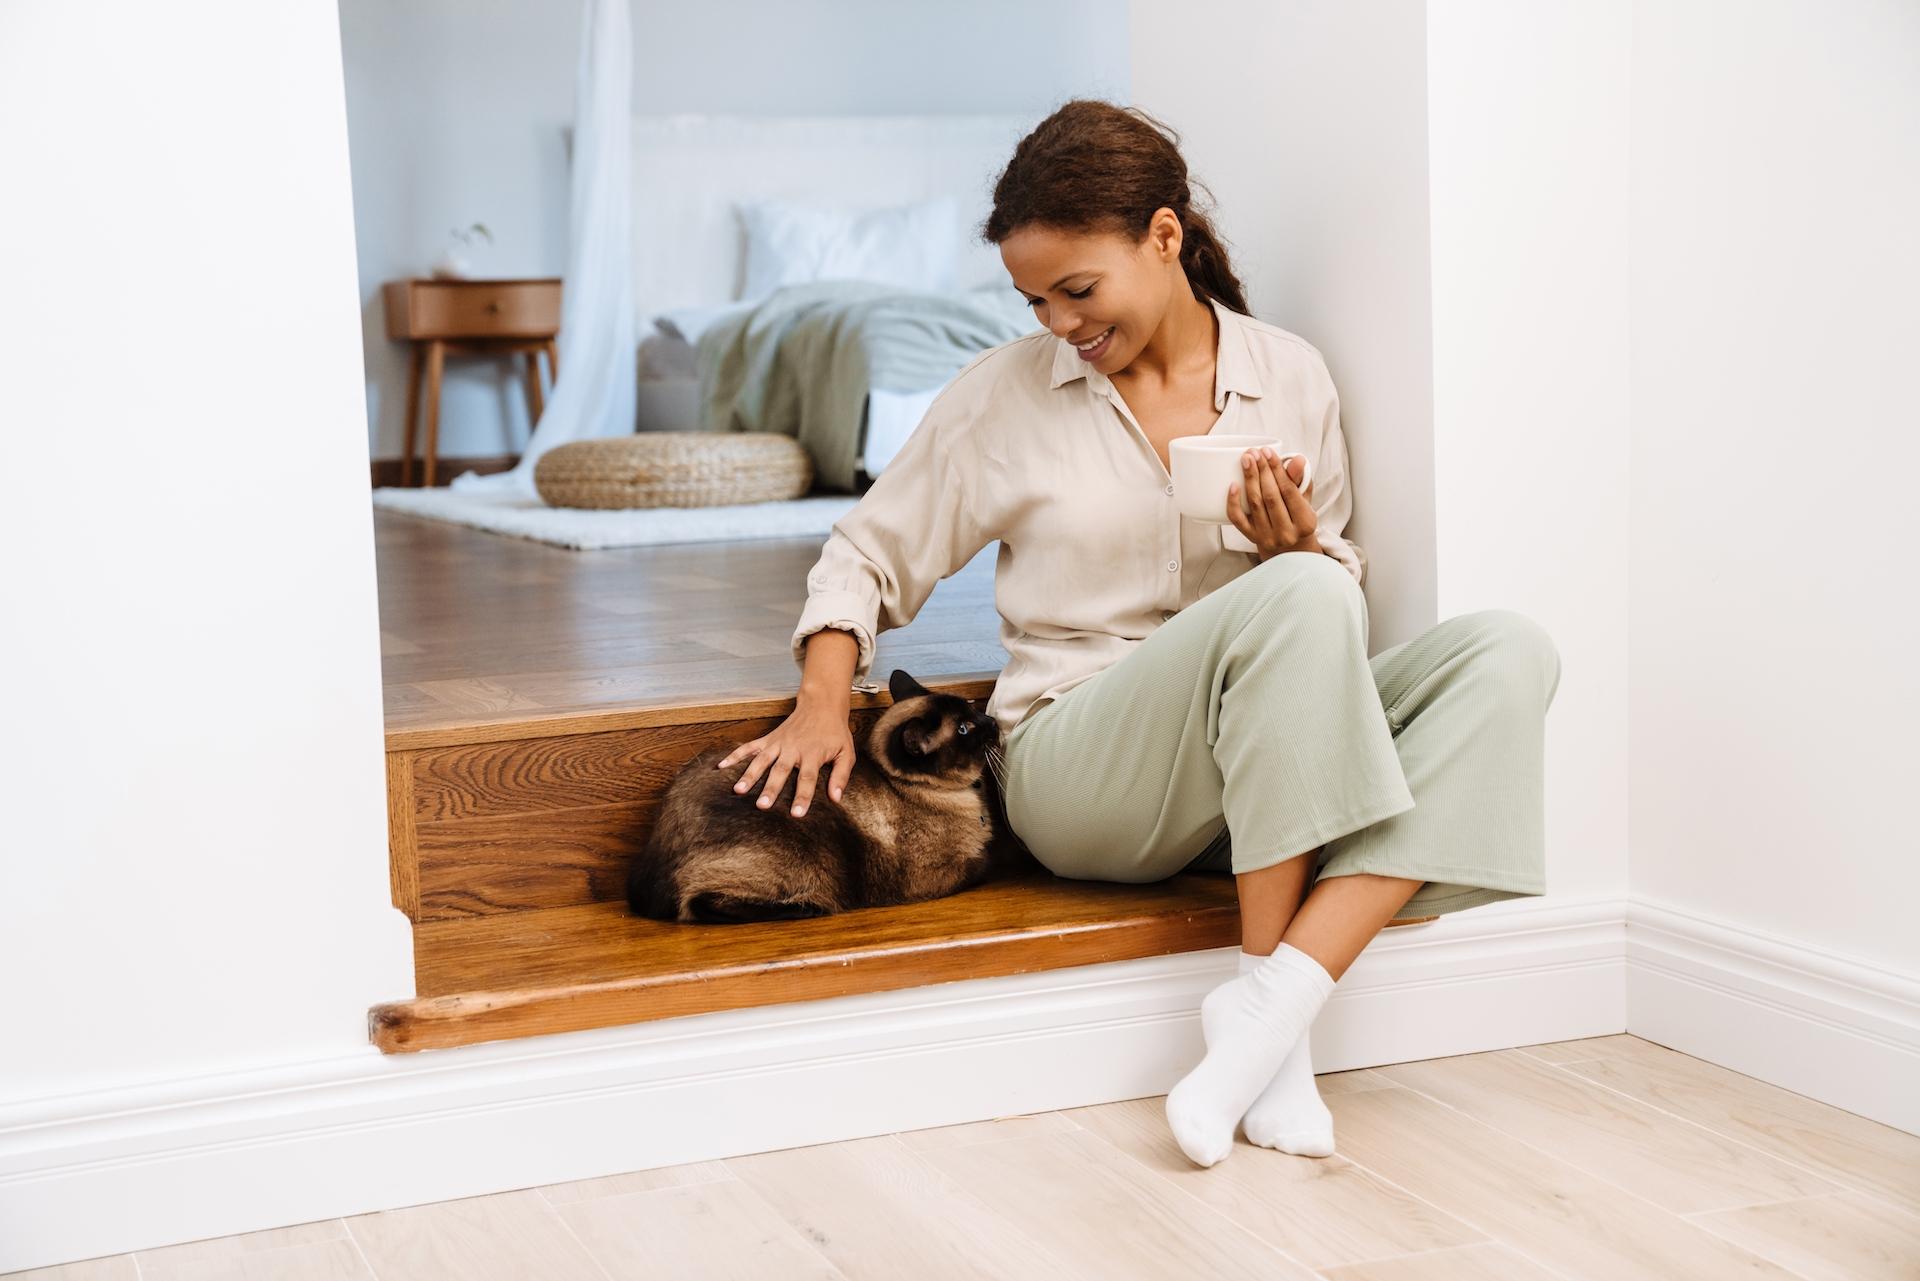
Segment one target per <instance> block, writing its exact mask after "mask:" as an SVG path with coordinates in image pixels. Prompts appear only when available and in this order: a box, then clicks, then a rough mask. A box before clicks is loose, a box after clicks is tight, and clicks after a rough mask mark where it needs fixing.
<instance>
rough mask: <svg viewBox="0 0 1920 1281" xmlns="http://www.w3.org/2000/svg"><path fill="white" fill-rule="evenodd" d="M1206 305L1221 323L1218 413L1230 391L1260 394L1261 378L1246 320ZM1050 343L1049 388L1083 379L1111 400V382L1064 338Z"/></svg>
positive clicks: (1222, 306)
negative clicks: (1051, 367) (1052, 344)
mask: <svg viewBox="0 0 1920 1281" xmlns="http://www.w3.org/2000/svg"><path fill="white" fill-rule="evenodd" d="M1207 302H1208V304H1209V305H1210V306H1211V307H1212V308H1213V314H1214V315H1215V316H1217V317H1219V320H1220V345H1219V347H1218V348H1217V349H1216V350H1215V351H1214V360H1213V408H1214V410H1215V412H1220V411H1223V410H1225V409H1226V407H1227V393H1228V392H1230V391H1237V392H1239V393H1240V394H1241V395H1242V396H1258V395H1260V393H1261V387H1260V375H1259V372H1258V370H1256V369H1255V368H1254V364H1253V352H1252V350H1251V349H1250V348H1249V347H1248V345H1247V331H1246V329H1245V327H1244V323H1245V321H1246V317H1245V316H1242V315H1241V314H1240V313H1239V312H1237V311H1234V310H1233V309H1232V308H1231V307H1228V306H1226V305H1225V304H1223V303H1221V302H1219V301H1218V300H1217V299H1213V298H1209V299H1207ZM1053 341H1054V353H1053V378H1052V381H1051V382H1050V383H1049V384H1048V385H1049V386H1051V387H1064V386H1065V385H1066V384H1068V383H1070V382H1072V381H1073V380H1074V379H1076V378H1084V379H1086V380H1087V388H1088V390H1090V391H1092V392H1094V393H1095V394H1097V395H1101V396H1107V397H1109V398H1111V396H1112V393H1113V380H1112V379H1110V378H1108V377H1107V376H1106V375H1105V374H1103V373H1101V372H1100V371H1099V370H1098V369H1095V368H1094V367H1093V366H1092V365H1090V364H1088V363H1087V362H1086V361H1084V360H1082V359H1080V353H1079V352H1077V351H1075V350H1074V349H1073V344H1072V343H1070V342H1068V341H1067V340H1066V339H1064V338H1060V337H1056V338H1055V339H1054V340H1053Z"/></svg>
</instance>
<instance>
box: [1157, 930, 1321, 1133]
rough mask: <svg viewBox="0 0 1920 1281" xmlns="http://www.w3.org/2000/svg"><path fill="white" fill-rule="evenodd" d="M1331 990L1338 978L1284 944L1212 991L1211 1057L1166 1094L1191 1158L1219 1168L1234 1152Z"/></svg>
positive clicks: (1206, 1014)
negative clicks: (1241, 1127) (1243, 1122)
mask: <svg viewBox="0 0 1920 1281" xmlns="http://www.w3.org/2000/svg"><path fill="white" fill-rule="evenodd" d="M1332 991H1333V976H1332V975H1330V974H1328V973H1327V972H1326V970H1325V969H1323V968H1322V967H1321V965H1320V962H1318V961H1316V960H1314V959H1313V958H1312V957H1311V956H1308V955H1307V954H1306V953H1305V952H1302V951H1301V950H1300V949H1298V948H1296V947H1293V946H1292V945H1291V944H1287V943H1281V944H1280V945H1279V946H1278V947H1276V948H1275V949H1274V952H1273V955H1272V956H1267V957H1261V958H1259V959H1258V960H1257V961H1255V962H1254V963H1253V964H1252V965H1251V966H1250V967H1249V968H1248V969H1247V972H1246V973H1244V974H1241V975H1239V976H1237V977H1235V978H1231V979H1228V980H1227V981H1226V982H1225V983H1222V984H1221V985H1220V986H1218V987H1216V988H1214V989H1213V991H1211V992H1209V993H1207V995H1206V998H1205V999H1204V1000H1202V1001H1201V1003H1200V1022H1201V1030H1202V1035H1203V1036H1204V1037H1205V1038H1206V1040H1207V1053H1206V1056H1205V1057H1204V1058H1203V1059H1201V1061H1200V1064H1199V1066H1198V1067H1195V1068H1194V1069H1193V1071H1191V1072H1189V1073H1187V1075H1185V1076H1184V1077H1182V1078H1180V1080H1179V1081H1178V1082H1177V1083H1176V1084H1175V1085H1174V1087H1173V1089H1172V1090H1170V1091H1168V1093H1167V1124H1168V1125H1169V1127H1171V1129H1172V1130H1173V1136H1174V1139H1175V1140H1176V1141H1177V1142H1178V1143H1179V1145H1180V1150H1181V1151H1182V1152H1184V1153H1186V1154H1187V1158H1188V1159H1189V1160H1191V1161H1193V1162H1194V1163H1196V1164H1198V1165H1203V1166H1208V1165H1213V1164H1215V1163H1216V1162H1218V1161H1220V1160H1221V1159H1222V1158H1223V1157H1225V1156H1226V1155H1227V1154H1228V1153H1230V1152H1231V1151H1232V1150H1233V1132H1234V1128H1235V1127H1236V1125H1238V1123H1239V1121H1240V1118H1241V1116H1242V1115H1244V1114H1245V1113H1246V1112H1247V1110H1248V1109H1249V1108H1250V1107H1251V1106H1252V1105H1253V1103H1254V1101H1255V1100H1256V1099H1258V1098H1259V1097H1260V1095H1261V1093H1262V1091H1263V1090H1264V1089H1265V1088H1266V1087H1267V1085H1268V1084H1269V1083H1270V1082H1272V1081H1273V1080H1274V1078H1275V1077H1276V1076H1277V1075H1278V1073H1279V1071H1280V1068H1281V1066H1282V1065H1283V1064H1284V1063H1285V1062H1286V1060H1287V1056H1288V1054H1289V1052H1290V1051H1292V1049H1293V1047H1294V1045H1295V1043H1296V1042H1298V1041H1299V1040H1300V1039H1301V1038H1302V1037H1303V1036H1305V1035H1306V1031H1307V1029H1308V1028H1309V1027H1310V1026H1312V1024H1313V1020H1314V1016H1315V1015H1317V1014H1318V1013H1319V1012H1320V1007H1321V1006H1322V1005H1324V1004H1325V1003H1326V999H1327V997H1328V995H1329V994H1331V993H1332ZM1308 1082H1309V1084H1311V1082H1312V1076H1311V1074H1309V1076H1308Z"/></svg>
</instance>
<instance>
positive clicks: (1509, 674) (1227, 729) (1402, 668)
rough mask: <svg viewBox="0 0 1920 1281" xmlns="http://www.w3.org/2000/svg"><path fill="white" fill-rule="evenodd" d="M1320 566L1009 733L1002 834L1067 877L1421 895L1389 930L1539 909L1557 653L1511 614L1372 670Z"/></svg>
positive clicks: (1495, 613) (1157, 646)
mask: <svg viewBox="0 0 1920 1281" xmlns="http://www.w3.org/2000/svg"><path fill="white" fill-rule="evenodd" d="M1366 608H1367V606H1366V599H1365V598H1364V597H1363V596H1362V595H1361V592H1360V585H1359V584H1358V583H1356V582H1355V581H1354V579H1353V576H1352V575H1351V574H1349V573H1348V572H1347V571H1346V570H1345V569H1344V568H1343V567H1341V565H1340V564H1339V563H1338V562H1336V561H1335V560H1334V559H1333V558H1332V557H1330V556H1316V555H1311V554H1308V553H1304V552H1301V553H1288V554H1286V555H1281V556H1275V557H1273V558H1272V559H1270V560H1267V561H1265V562H1263V563H1261V564H1260V565H1257V566H1255V567H1254V568H1253V569H1251V570H1249V571H1247V572H1246V573H1244V574H1242V575H1240V576H1239V577H1238V578H1236V579H1234V580H1233V581H1232V582H1230V583H1228V584H1226V585H1225V586H1223V587H1220V588H1217V589H1215V590H1214V591H1212V592H1209V593H1208V594H1207V595H1205V596H1203V597H1201V598H1200V599H1199V600H1198V601H1196V602H1194V603H1193V604H1192V605H1189V606H1188V607H1187V608H1185V609H1183V610H1181V611H1180V612H1179V613H1177V614H1175V615H1174V616H1173V617H1172V618H1171V619H1168V620H1167V621H1166V622H1165V623H1163V624H1161V625H1160V627H1158V628H1157V629H1156V630H1155V631H1153V632H1152V633H1151V634H1150V635H1148V636H1147V638H1146V639H1145V640H1143V641H1141V642H1140V644H1139V645H1137V646H1135V647H1134V649H1133V650H1132V651H1131V652H1129V653H1128V654H1127V655H1126V657H1124V658H1122V659H1120V660H1119V661H1118V662H1116V663H1114V664H1113V665H1112V666H1111V667H1108V668H1106V669H1105V670H1104V671H1102V672H1100V673H1099V674H1098V675H1096V676H1093V677H1091V678H1089V679H1088V680H1085V681H1083V682H1081V683H1080V684H1079V685H1076V686H1074V687H1073V688H1072V689H1070V690H1068V691H1067V692H1066V693H1065V694H1064V695H1062V696H1061V697H1060V698H1058V699H1056V700H1054V701H1052V702H1049V703H1045V704H1043V705H1041V707H1040V708H1039V710H1038V711H1034V712H1030V713H1029V714H1028V715H1027V716H1026V717H1025V718H1024V719H1023V720H1021V721H1020V723H1019V724H1017V725H1015V726H1014V729H1013V733H1012V734H1011V735H1009V736H1008V739H1007V742H1006V745H1005V751H1004V753H1003V760H1002V766H1001V772H1000V774H999V780H1000V784H1001V791H1002V794H1003V797H1004V799H1005V804H1006V814H1007V821H1008V822H1009V824H1010V825H1011V826H1012V828H1013V830H1014V832H1015V833H1016V834H1017V835H1018V836H1019V837H1020V839H1021V840H1022V841H1023V842H1025V843H1026V846H1027V848H1028V849H1029V850H1031V851H1032V852H1033V855H1034V857H1035V858H1036V859H1038V860H1039V861H1040V863H1041V864H1042V865H1043V866H1045V867H1047V868H1048V869H1050V870H1051V871H1053V872H1054V873H1055V874H1056V875H1059V876H1063V877H1069V878H1073V879H1077V880H1102V881H1131V882H1147V881H1158V880H1164V879H1165V878H1167V877H1169V876H1172V875H1174V874H1176V873H1179V872H1182V871H1221V872H1225V871H1232V872H1250V871H1255V870H1257V869H1259V868H1263V867H1268V866H1271V865H1272V864H1275V863H1279V862H1283V861H1285V860H1287V859H1291V858H1297V857H1299V856H1300V855H1302V854H1306V853H1309V852H1310V851H1313V850H1316V849H1318V850H1319V851H1320V852H1319V856H1318V858H1317V860H1316V864H1315V876H1314V879H1319V878H1323V877H1329V876H1351V875H1353V874H1355V873H1361V872H1370V873H1375V874H1377V875H1381V876H1399V877H1412V878H1416V879H1418V880H1421V881H1423V882H1425V884H1423V885H1422V886H1421V888H1420V889H1419V890H1417V891H1416V892H1415V893H1414V896H1413V898H1412V900H1411V901H1409V902H1408V904H1407V905H1406V906H1405V907H1404V908H1402V909H1401V911H1400V913H1399V915H1401V916H1431V915H1438V914H1444V913H1447V912H1457V911H1459V910H1461V909H1463V908H1469V907H1477V906H1479V905H1481V904H1483V903H1492V902H1496V901H1498V900H1501V899H1510V898H1518V897H1521V896H1523V895H1533V894H1543V893H1545V892H1546V888H1547V886H1546V814H1545V797H1544V752H1545V741H1544V740H1545V729H1546V724H1545V722H1546V712H1547V708H1548V707H1549V706H1550V705H1551V704H1552V702H1553V696H1554V694H1555V692H1556V691H1557V690H1558V689H1559V686H1560V655H1559V651H1558V649H1557V648H1556V647H1555V646H1554V643H1553V641H1552V639H1551V638H1550V637H1549V636H1548V635H1547V633H1546V632H1545V630H1543V629H1542V628H1541V627H1540V625H1539V624H1537V623H1535V622H1534V621H1533V620H1531V619H1530V618H1528V617H1527V616H1526V615H1524V614H1519V613H1516V612H1514V611H1512V610H1505V609H1489V610H1481V611H1479V612H1478V613H1472V614H1463V615H1460V616H1458V617H1455V618H1449V619H1447V620H1445V621H1444V622H1441V623H1438V624H1436V625H1435V626H1433V627H1430V628H1428V629H1427V630H1426V631H1424V632H1422V633H1421V634H1420V635H1418V636H1416V637H1414V638H1413V639H1412V640H1410V641H1407V642H1406V643H1405V644H1402V645H1396V646H1394V647H1393V648H1392V649H1389V650H1384V651H1382V652H1381V653H1380V654H1379V655H1377V656H1376V657H1374V658H1372V659H1371V660H1369V659H1368V658H1367V652H1366V644H1367V616H1366Z"/></svg>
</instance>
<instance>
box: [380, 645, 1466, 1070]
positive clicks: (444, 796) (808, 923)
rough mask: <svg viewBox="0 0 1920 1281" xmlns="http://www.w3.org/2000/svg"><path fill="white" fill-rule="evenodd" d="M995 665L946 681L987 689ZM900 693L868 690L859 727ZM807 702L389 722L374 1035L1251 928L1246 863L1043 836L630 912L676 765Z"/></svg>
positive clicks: (486, 1037)
mask: <svg viewBox="0 0 1920 1281" xmlns="http://www.w3.org/2000/svg"><path fill="white" fill-rule="evenodd" d="M993 679H994V674H993V673H985V674H981V675H973V674H968V675H964V676H961V677H957V678H952V679H949V680H943V681H939V682H928V683H927V687H928V688H929V689H934V690H940V691H945V692H950V693H955V694H958V695H960V696H961V697H963V698H967V699H968V700H970V701H972V702H973V703H974V704H975V705H976V706H980V705H983V704H984V702H985V700H986V699H987V698H988V697H989V696H990V695H991V693H992V690H993ZM891 702H892V700H891V698H890V697H889V696H888V695H887V694H886V693H885V692H884V691H880V692H877V693H872V694H865V693H855V694H854V696H853V704H852V717H851V722H852V725H853V728H854V732H855V733H856V735H857V734H859V733H860V732H861V731H862V730H864V729H865V728H866V727H867V726H868V725H870V724H871V723H872V721H873V720H874V718H876V717H878V716H879V715H880V714H881V712H882V711H884V710H885V708H886V707H888V706H890V705H891ZM792 710H793V699H792V698H791V697H786V698H775V699H759V700H744V701H740V702H733V703H715V702H711V701H708V702H699V703H686V704H677V705H669V706H658V707H646V708H636V709H632V710H627V711H620V712H609V713H598V714H592V715H586V716H565V717H552V718H546V719H531V720H529V719H508V720H501V721H497V722H492V723H482V724H473V725H464V726H461V727H458V728H437V729H432V730H412V731H399V732H392V733H389V735H388V741H387V747H388V786H389V807H390V827H391V832H392V851H391V852H392V868H393V872H392V892H393V901H394V904H395V905H396V906H398V907H400V908H401V909H402V910H403V911H405V912H406V913H407V915H408V916H409V917H410V918H411V919H412V920H413V922H414V927H413V933H414V981H415V993H416V995H415V996H414V997H413V998H411V999H408V1000H400V1001H391V1002H387V1003H384V1004H381V1005H376V1006H374V1007H373V1008H372V1009H371V1010H369V1011H368V1034H369V1037H370V1038H371V1040H372V1041H373V1043H374V1044H375V1045H376V1046H378V1047H379V1048H380V1049H381V1050H383V1051H386V1052H388V1053H400V1052H406V1051H412V1050H424V1049H436V1048H444V1047H448V1046H455V1045H471V1044H475V1043H478V1042H483V1041H497V1040H505V1039H510V1038H515V1037H525V1036H543V1035H547V1034H550V1033H554V1032H572V1031H581V1030H584V1029H587V1028H598V1027H611V1026H616V1025H620V1024H626V1023H639V1022H645V1021H648V1020H651V1019H662V1018H675V1017H678V1016H680V1015H685V1014H700V1013H706V1012H709V1011H713V1010H728V1009H740V1008H743V1007H747V1006H757V1005H777V1004H783V1003H786V1002H790V1001H810V1000H818V999H821V998H825V997H832V996H844V995H849V994H852V993H857V992H884V991H892V990H895V989H899V988H907V987H918V986H921V985H924V984H928V983H946V982H952V981H955V980H959V979H969V978H988V977H995V976H1000V975H1009V974H1023V973H1029V972H1032V971H1038V970H1047V969H1059V968H1065V967H1068V966H1075V965H1091V964H1095V963H1097V962H1102V961H1117V960H1131V959H1134V958H1138V957H1146V956H1161V955H1167V954H1170V953H1174V952H1186V951H1199V950H1205V949H1209V948H1217V947H1226V946H1229V945H1232V944H1236V943H1238V942H1239V940H1240V915H1239V907H1238V901H1237V894H1236V891H1235V880H1234V878H1233V876H1232V875H1230V874H1226V873H1218V872H1212V873H1207V872H1203V873H1190V874H1183V875H1179V876H1175V877H1172V878H1170V879H1168V880H1165V881H1160V882H1156V883H1154V884H1150V885H1127V884H1121V883H1117V882H1104V881H1076V880H1066V879H1063V878H1059V877H1056V876H1054V875H1052V874H1051V873H1049V872H1047V871H1046V870H1045V869H1044V868H1042V867H1040V866H1039V865H1038V864H1037V863H1034V862H1033V861H1032V859H1031V856H1030V855H1024V851H1015V852H1014V854H1013V856H1012V857H1005V858H1004V859H1003V862H1002V864H1001V871H1000V872H999V873H998V874H997V875H996V876H995V877H994V879H992V880H989V881H987V882H986V883H984V884H980V885H976V886H974V887H972V888H971V889H968V890H964V891H962V892H961V893H959V894H954V895H949V896H947V897H945V898H940V899H934V900H931V901H929V902H924V903H911V904H904V905H901V906H895V907H882V908H868V909H864V910H861V911H854V912H844V913H840V914H837V915H833V916H824V917H814V918H807V919H801V920H786V921H768V922H762V923H754V924H738V925H681V924H676V923H671V922H665V921H655V920H650V919H648V918H644V917H638V916H634V915H633V914H631V913H630V912H629V911H628V909H627V905H626V895H625V880H626V867H627V863H628V861H629V860H630V859H631V858H632V857H633V855H634V854H635V853H636V852H637V851H638V850H639V849H640V848H641V847H642V846H643V845H644V844H645V841H646V838H647V835H648V833H649V831H650V830H651V826H652V821H653V814H654V810H655V809H656V807H657V805H658V798H659V796H660V794H661V793H662V792H663V791H664V790H665V788H666V786H667V783H668V782H669V781H670V780H671V779H672V777H673V775H674V773H675V772H676V771H677V770H678V769H679V768H680V767H681V766H682V765H684V764H685V762H686V761H687V760H688V759H690V758H691V757H693V756H695V755H697V754H698V753H699V752H701V751H703V750H704V749H705V748H707V747H709V746H711V745H713V744H715V743H721V742H726V743H729V744H738V743H743V742H746V741H748V740H749V739H752V738H754V737H757V736H758V735H760V734H763V733H765V732H767V731H768V730H770V729H772V728H774V727H775V726H777V725H778V724H779V723H780V722H781V721H782V720H784V719H785V718H786V716H787V715H788V714H789V713H790V712H791V711H792ZM1016 844H1017V842H1016ZM1432 919H1434V918H1432V917H1421V918H1416V919H1412V920H1402V921H1395V922H1393V924H1394V925H1412V924H1418V923H1419V922H1420V921H1423V920H1432Z"/></svg>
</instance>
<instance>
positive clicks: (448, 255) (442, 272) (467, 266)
mask: <svg viewBox="0 0 1920 1281" xmlns="http://www.w3.org/2000/svg"><path fill="white" fill-rule="evenodd" d="M472 275H473V264H472V263H470V262H468V261H467V260H466V259H465V258H462V257H461V256H460V255H459V254H457V253H455V252H454V251H453V250H451V249H449V250H447V251H446V252H445V253H443V254H441V255H440V260H439V261H438V262H436V263H434V264H433V278H434V279H435V280H466V279H468V278H469V277H471V276H472Z"/></svg>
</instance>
